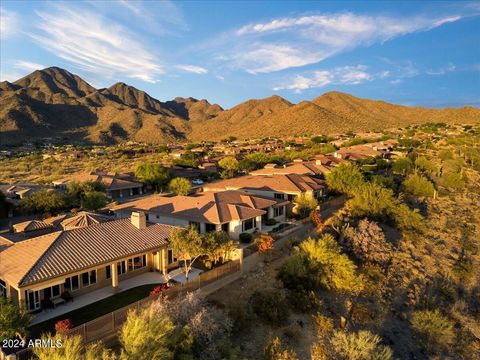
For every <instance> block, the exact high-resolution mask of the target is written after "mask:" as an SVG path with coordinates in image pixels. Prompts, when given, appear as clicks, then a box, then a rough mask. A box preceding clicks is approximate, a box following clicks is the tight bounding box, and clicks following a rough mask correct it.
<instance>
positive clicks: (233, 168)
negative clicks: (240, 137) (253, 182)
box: [218, 157, 239, 179]
mask: <svg viewBox="0 0 480 360" xmlns="http://www.w3.org/2000/svg"><path fill="white" fill-rule="evenodd" d="M218 166H220V167H221V168H222V169H223V171H222V174H221V175H222V178H224V179H229V178H232V177H233V176H234V175H235V173H236V172H237V171H238V170H239V164H238V160H237V159H235V158H234V157H225V158H223V159H222V160H220V161H219V162H218Z"/></svg>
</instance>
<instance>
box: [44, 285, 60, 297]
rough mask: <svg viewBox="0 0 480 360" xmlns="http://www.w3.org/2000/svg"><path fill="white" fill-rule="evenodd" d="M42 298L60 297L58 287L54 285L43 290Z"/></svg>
mask: <svg viewBox="0 0 480 360" xmlns="http://www.w3.org/2000/svg"><path fill="white" fill-rule="evenodd" d="M43 294H44V297H45V298H47V299H53V298H56V297H58V296H60V285H54V286H52V287H48V288H45V289H43Z"/></svg>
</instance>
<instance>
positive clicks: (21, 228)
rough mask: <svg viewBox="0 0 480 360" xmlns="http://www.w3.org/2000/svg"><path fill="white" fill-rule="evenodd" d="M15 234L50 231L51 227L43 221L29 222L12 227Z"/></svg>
mask: <svg viewBox="0 0 480 360" xmlns="http://www.w3.org/2000/svg"><path fill="white" fill-rule="evenodd" d="M12 227H13V232H15V233H26V232H37V231H40V230H47V229H52V228H53V225H52V223H50V222H46V221H43V220H29V221H24V222H21V223H18V224H15V225H13V226H12Z"/></svg>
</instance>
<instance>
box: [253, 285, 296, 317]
mask: <svg viewBox="0 0 480 360" xmlns="http://www.w3.org/2000/svg"><path fill="white" fill-rule="evenodd" d="M249 304H250V305H251V306H252V310H253V312H254V313H255V315H257V316H258V317H259V318H260V319H262V320H263V321H265V322H267V323H269V324H272V325H277V326H279V325H282V324H284V323H285V321H286V320H287V318H288V316H289V314H290V309H289V306H288V303H287V300H286V299H285V297H284V296H283V295H282V294H281V293H280V292H278V291H255V292H254V293H253V294H252V296H250V299H249Z"/></svg>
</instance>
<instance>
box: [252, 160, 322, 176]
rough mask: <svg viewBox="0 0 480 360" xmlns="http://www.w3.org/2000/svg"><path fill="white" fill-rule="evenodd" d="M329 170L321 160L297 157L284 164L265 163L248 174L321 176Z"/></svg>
mask: <svg viewBox="0 0 480 360" xmlns="http://www.w3.org/2000/svg"><path fill="white" fill-rule="evenodd" d="M329 172H330V168H329V167H327V166H325V165H324V164H323V163H322V161H321V160H314V161H302V160H301V159H298V160H294V161H293V163H290V164H286V165H285V166H277V165H276V164H266V165H265V167H264V168H263V169H259V170H255V171H251V172H250V175H274V174H297V175H310V176H318V177H323V176H324V175H325V174H327V173H329Z"/></svg>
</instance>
